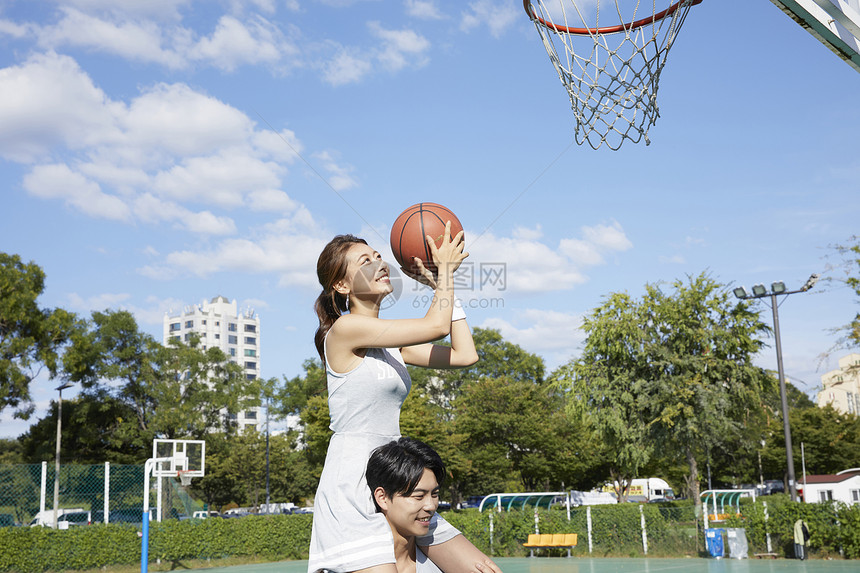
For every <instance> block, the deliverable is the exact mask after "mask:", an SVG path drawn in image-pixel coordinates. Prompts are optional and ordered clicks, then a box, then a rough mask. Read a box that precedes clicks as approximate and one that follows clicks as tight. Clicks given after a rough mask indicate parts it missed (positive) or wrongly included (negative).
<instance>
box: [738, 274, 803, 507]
mask: <svg viewBox="0 0 860 573" xmlns="http://www.w3.org/2000/svg"><path fill="white" fill-rule="evenodd" d="M818 277H819V275H818V274H813V275H811V276H810V277H809V279H808V280H807V281H806V284H804V285H803V286H802V287H800V288H799V289H797V290H792V291H787V290H785V283H783V282H781V281H780V282H775V283H773V284H772V285H771V290H770V292H768V291H767V289H766V288H765V287H764V285H762V284H757V285H754V286H753V288H752V290H753V292H752V294H747V291H746V289H745V288H744V287H738V288H736V289H734V295H735V296H736V297H738V298H739V299H744V300H746V299H753V298H765V297H768V298H770V306H771V308H772V309H773V332H774V338H775V341H776V368H777V375H778V376H779V395H780V400H781V402H782V427H783V431H784V432H785V459H786V470H787V471H786V477H787V478H788V491H789V493H790V494H791V501H797V484H796V480H795V476H794V453H793V450H792V447H791V424H790V423H789V419H788V395H787V392H786V389H785V372H784V371H783V367H782V340H781V339H780V335H779V311H778V309H779V304H778V303H777V300H776V297H777V296H787V295H790V294H795V293H799V292H806V291H808V290H809V289H811V288H812V287H813V286H815V283H817V282H818Z"/></svg>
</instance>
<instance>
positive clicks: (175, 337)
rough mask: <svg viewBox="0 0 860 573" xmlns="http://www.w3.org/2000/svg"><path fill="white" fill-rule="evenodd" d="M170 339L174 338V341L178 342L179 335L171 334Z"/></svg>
mask: <svg viewBox="0 0 860 573" xmlns="http://www.w3.org/2000/svg"><path fill="white" fill-rule="evenodd" d="M170 340H175V341H176V342H179V341H180V340H181V339H180V338H179V335H178V334H177V335H176V336H171V337H170Z"/></svg>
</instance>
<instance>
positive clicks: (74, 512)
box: [30, 507, 93, 529]
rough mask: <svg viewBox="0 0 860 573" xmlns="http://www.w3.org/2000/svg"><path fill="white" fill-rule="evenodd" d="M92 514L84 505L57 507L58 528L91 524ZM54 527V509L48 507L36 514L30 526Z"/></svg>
mask: <svg viewBox="0 0 860 573" xmlns="http://www.w3.org/2000/svg"><path fill="white" fill-rule="evenodd" d="M92 521H93V520H92V515H91V514H90V512H89V511H86V510H85V509H84V508H82V507H78V508H71V509H70V508H65V509H60V508H57V529H68V528H69V526H78V525H89V524H90V523H92ZM37 526H42V527H53V526H54V510H53V509H46V510H45V511H40V512H39V513H37V514H36V516H35V517H34V518H33V520H32V521H31V522H30V527H37Z"/></svg>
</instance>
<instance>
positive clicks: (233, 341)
mask: <svg viewBox="0 0 860 573" xmlns="http://www.w3.org/2000/svg"><path fill="white" fill-rule="evenodd" d="M227 342H228V343H229V344H238V343H239V338H238V337H236V336H234V335H232V334H228V335H227Z"/></svg>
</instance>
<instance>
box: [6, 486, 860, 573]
mask: <svg viewBox="0 0 860 573" xmlns="http://www.w3.org/2000/svg"><path fill="white" fill-rule="evenodd" d="M765 501H766V502H767V513H768V520H767V522H765V519H764V509H765V506H764V503H763V501H762V500H761V499H758V500H756V502H755V503H748V504H743V505H742V506H741V514H740V515H738V516H733V517H731V518H730V519H729V521H728V522H726V523H724V524H721V525H722V526H737V527H743V528H745V529H746V533H747V537H748V539H749V540H750V549H751V552H763V551H764V550H765V547H766V537H765V535H766V533H770V535H771V541H772V542H773V547H774V550H775V551H776V552H777V553H780V554H781V555H783V556H786V557H790V556H793V554H794V548H793V543H794V523H795V521H796V520H797V519H799V518H803V519H804V520H806V522H807V523H809V528H810V532H811V534H812V537H811V538H810V549H811V553H812V554H813V555H817V556H830V555H834V556H836V555H838V554H839V551H840V550H841V551H843V552H844V554H845V556H846V557H848V558H850V559H856V558H860V505H853V506H846V505H844V504H838V503H837V504H833V503H822V504H818V503H810V504H804V503H794V502H791V501H790V500H789V499H788V496H768V498H767V499H766V500H765ZM640 508H641V512H642V513H641V514H640ZM587 515H588V509H587V508H585V507H578V508H571V510H570V518H569V519H568V513H567V511H566V510H565V508H564V507H560V506H554V507H552V508H550V509H540V510H538V511H537V515H535V512H534V510H533V509H531V508H527V509H526V510H523V511H510V512H503V513H495V512H490V511H485V512H483V513H480V512H478V510H477V509H466V510H462V511H449V512H446V513H444V514H443V516H444V517H445V519H447V520H448V521H449V522H450V523H451V524H452V525H453V526H454V527H457V528H458V529H459V530H460V531H462V532H463V534H464V535H465V536H466V537H467V538H468V539H469V540H470V541H472V542H473V543H474V544H475V545H476V546H477V547H478V548H479V549H481V550H482V551H484V552H485V553H487V554H488V555H492V556H494V557H524V556H526V555H528V550H527V549H526V548H524V547H523V542H525V541H526V540H527V539H528V536H529V534H531V533H535V525H536V523H535V519H536V518H537V526H538V528H539V530H540V532H541V533H576V534H578V535H579V539H578V541H579V544H578V546H577V547H576V549H575V550H574V554H575V555H580V556H587V555H589V546H588V524H587V523H588V519H587ZM642 516H644V518H645V523H646V529H647V534H648V535H647V538H648V555H649V556H658V557H680V556H684V555H696V554H701V553H702V552H703V551H704V542H703V536H702V531H701V529H700V527H701V520H697V519H696V517H695V513H694V507H693V506H692V505H679V504H675V505H671V504H646V505H641V506H640V505H638V504H633V503H630V504H620V505H603V506H594V507H592V508H591V524H592V542H593V543H592V553H591V555H593V556H595V557H598V556H641V555H642V554H643V551H642V530H641V527H640V524H641V519H642ZM311 521H312V516H311V515H273V516H248V517H242V518H236V519H216V518H212V519H206V520H188V521H174V520H170V521H165V522H162V523H152V524H150V543H149V556H150V560H151V561H155V560H156V559H160V560H161V561H162V562H167V563H172V564H174V568H182V561H185V560H191V559H218V558H223V557H250V558H260V559H265V560H281V559H307V557H308V547H309V545H310V534H311ZM765 525H766V527H765ZM139 532H140V527H135V526H132V525H123V524H109V525H90V526H86V527H74V528H71V529H69V530H65V531H54V530H52V529H47V528H41V527H33V528H30V527H4V528H0V572H6V571H15V572H20V573H42V572H44V571H52V570H53V571H59V570H83V569H97V568H100V567H104V566H109V565H123V564H134V563H138V562H140V537H139V535H138V534H139ZM564 554H566V550H564V549H553V550H546V549H542V550H541V555H549V556H553V555H564Z"/></svg>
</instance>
